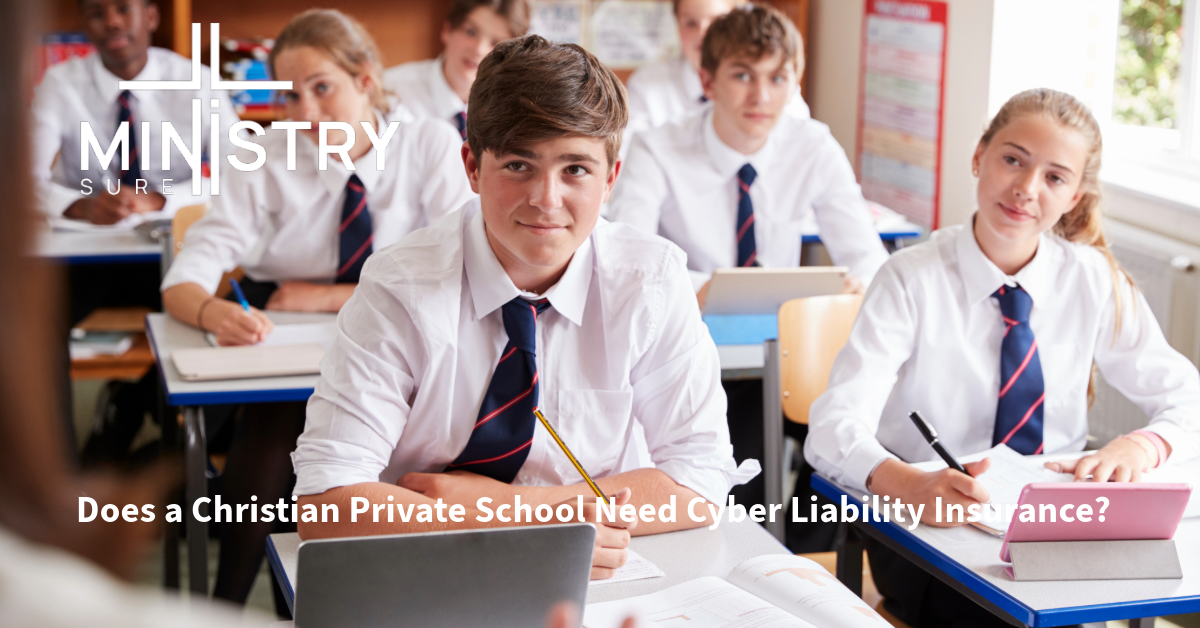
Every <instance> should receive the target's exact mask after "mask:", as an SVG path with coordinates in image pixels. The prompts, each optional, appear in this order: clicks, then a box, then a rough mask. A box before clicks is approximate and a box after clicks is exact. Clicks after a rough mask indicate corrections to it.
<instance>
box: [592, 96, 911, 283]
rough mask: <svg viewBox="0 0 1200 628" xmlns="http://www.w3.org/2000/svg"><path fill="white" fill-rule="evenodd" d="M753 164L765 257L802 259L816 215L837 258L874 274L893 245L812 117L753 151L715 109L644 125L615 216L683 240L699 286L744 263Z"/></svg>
mask: <svg viewBox="0 0 1200 628" xmlns="http://www.w3.org/2000/svg"><path fill="white" fill-rule="evenodd" d="M747 163H749V164H751V165H752V166H754V169H755V170H756V171H757V172H758V176H757V178H756V179H755V180H754V185H752V186H751V187H750V200H751V201H752V202H753V203H754V227H753V228H754V239H755V244H756V246H757V247H758V256H757V260H758V262H759V265H761V266H766V267H775V268H781V267H794V266H799V265H800V238H801V236H802V235H803V230H804V225H805V223H806V222H807V220H808V219H809V217H810V215H813V216H815V219H816V223H817V226H818V228H819V229H820V233H821V241H822V242H823V243H824V244H825V247H826V248H827V249H828V250H829V254H830V256H831V257H832V258H833V262H834V263H835V264H837V265H840V266H847V267H849V268H850V274H851V275H853V276H855V277H858V278H859V279H861V280H862V281H863V283H864V284H867V283H870V281H871V278H872V277H874V276H875V272H876V271H877V270H879V267H880V266H882V265H883V263H884V262H885V261H887V257H888V255H887V250H886V249H885V248H884V247H883V242H882V241H881V240H880V239H879V232H878V231H877V230H876V229H875V226H874V224H873V223H872V221H871V214H870V210H869V209H867V202H866V201H865V200H864V199H863V196H862V191H861V190H860V189H859V187H858V182H857V181H855V179H854V171H853V170H852V169H851V168H850V162H849V160H847V159H846V154H845V153H844V152H843V151H842V147H841V146H840V145H839V144H838V143H837V141H836V140H834V139H833V135H831V134H830V133H829V127H827V126H825V125H824V124H821V123H820V122H817V121H816V120H812V119H799V118H795V117H792V116H786V115H785V116H780V118H779V121H778V122H777V123H776V125H775V128H774V129H772V130H771V135H770V136H769V138H768V139H767V143H766V144H765V145H764V146H763V147H762V148H761V149H759V151H758V152H757V153H754V154H753V155H743V154H742V153H739V152H737V151H736V150H734V149H732V148H730V147H729V146H727V145H726V144H725V143H724V142H722V141H721V139H720V138H719V137H717V133H716V131H715V130H713V125H712V111H711V109H707V110H703V111H698V112H696V113H694V114H692V115H691V116H689V117H688V118H687V119H685V120H683V121H682V122H680V123H673V124H667V125H664V126H662V127H659V128H657V129H654V130H651V131H647V132H645V133H640V134H638V136H637V137H635V138H634V140H633V147H632V148H631V149H630V151H629V157H628V158H627V159H626V160H625V165H624V167H623V168H622V170H621V176H620V177H619V178H618V179H617V185H616V189H615V190H614V191H613V198H612V201H611V202H610V203H609V206H608V218H609V219H611V220H614V221H617V222H627V223H629V224H631V225H634V226H635V227H637V228H639V229H641V230H643V231H646V232H648V233H657V234H658V235H661V236H663V237H664V238H666V239H668V240H670V241H672V242H674V243H675V244H678V245H679V246H680V248H682V249H683V251H684V252H685V253H687V258H688V259H687V263H688V271H690V272H691V275H692V282H693V285H694V286H695V288H696V290H699V289H700V287H701V286H703V285H704V283H705V282H707V281H708V280H709V279H710V278H711V277H712V272H713V271H714V270H716V269H718V268H732V267H734V266H737V229H736V225H737V205H738V174H737V173H738V170H739V169H740V168H741V167H742V166H744V165H746V164H747Z"/></svg>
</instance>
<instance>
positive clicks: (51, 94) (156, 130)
mask: <svg viewBox="0 0 1200 628" xmlns="http://www.w3.org/2000/svg"><path fill="white" fill-rule="evenodd" d="M200 69H201V72H200V85H201V89H200V90H198V91H185V90H179V91H176V90H130V91H131V93H132V95H133V97H132V99H131V100H132V102H131V106H130V109H131V110H132V112H133V120H134V123H135V124H134V125H133V128H132V129H131V132H132V133H133V134H134V135H136V136H137V137H138V139H139V140H140V141H139V145H140V146H142V147H144V148H145V150H146V152H147V153H148V154H149V155H150V168H148V169H143V170H142V178H143V179H146V185H147V188H148V189H150V190H153V191H156V192H162V191H163V189H162V183H163V179H171V181H170V182H168V183H167V185H169V186H170V194H168V195H166V199H167V202H166V205H165V206H163V211H164V212H166V213H167V215H174V213H175V211H176V210H177V209H179V208H180V207H186V206H188V205H195V204H199V203H204V202H207V201H208V195H207V194H201V195H199V196H195V195H193V194H192V181H191V179H192V169H191V168H190V167H189V166H188V164H187V162H186V161H184V159H183V153H181V152H180V151H179V148H178V147H177V146H175V145H174V144H172V146H171V168H170V169H169V170H163V169H162V137H163V133H162V122H170V123H171V124H172V125H173V126H174V127H175V131H176V132H177V133H178V134H179V136H180V137H181V138H183V141H184V143H185V144H187V145H188V146H189V147H191V142H192V128H193V127H192V100H193V99H196V98H199V99H200V120H201V122H200V125H201V131H200V143H201V146H202V153H203V154H207V155H209V156H210V158H211V157H214V155H213V154H212V151H211V147H210V146H209V139H210V137H209V136H210V134H209V127H210V126H211V123H210V119H211V114H213V113H217V114H219V116H220V127H221V128H220V137H221V141H220V151H221V158H222V159H224V158H225V156H226V155H229V154H230V153H231V152H232V150H233V148H232V147H233V145H232V144H231V143H230V142H229V127H231V126H233V125H234V124H235V123H236V122H238V121H239V118H238V116H237V114H236V113H234V111H233V105H232V104H231V103H230V101H229V96H228V94H226V93H225V92H214V91H212V90H210V89H209V70H208V66H201V68H200ZM191 77H192V63H191V61H190V60H188V59H186V58H184V57H181V56H179V55H178V54H175V53H174V52H172V51H170V50H165V49H163V48H153V47H152V48H150V49H149V51H148V58H147V60H146V67H144V68H142V71H141V72H140V73H139V74H138V75H137V77H135V78H134V80H137V81H186V80H189V79H191ZM119 80H120V79H119V78H117V76H116V75H114V74H113V73H111V72H109V71H108V70H107V69H106V68H105V67H104V63H103V62H101V61H100V55H98V54H95V53H93V54H90V55H88V56H86V57H82V58H75V59H71V60H69V61H65V62H63V63H60V64H58V65H56V66H53V67H51V68H50V69H48V70H46V76H45V78H43V79H42V84H41V85H39V86H38V88H37V91H36V92H35V94H34V98H33V135H32V142H33V144H32V149H33V168H34V176H35V177H36V179H37V200H38V208H39V209H40V210H41V211H42V212H43V213H45V214H46V215H47V216H50V217H57V216H62V214H63V212H64V211H66V210H67V208H68V207H70V206H71V204H72V203H74V202H75V201H77V200H79V199H81V198H84V197H85V196H86V195H85V194H84V193H83V192H82V191H81V189H85V188H83V186H82V185H81V183H80V182H81V181H83V179H91V180H92V182H91V187H92V190H93V192H92V194H93V195H94V194H99V193H107V192H104V189H105V181H106V179H107V180H111V182H112V186H113V189H115V188H116V185H117V183H116V182H117V181H120V179H121V153H120V151H118V152H117V153H116V156H115V158H114V159H113V161H112V163H110V164H109V166H110V167H109V169H108V170H104V169H102V168H101V167H100V160H99V159H97V157H96V154H95V153H94V152H92V149H90V148H89V149H88V151H89V157H88V170H86V171H84V170H82V169H81V166H82V162H81V161H80V159H79V152H80V145H81V144H82V142H83V132H82V131H81V123H83V122H88V123H89V124H90V125H91V127H92V131H93V132H94V133H95V134H96V140H97V142H98V143H99V144H100V148H101V150H107V149H108V146H109V143H110V142H112V139H113V136H114V135H115V134H116V132H117V116H118V115H119V113H120V105H118V104H117V96H119V95H120V94H121V90H120V89H119V88H118V86H117V82H118V81H119ZM213 98H216V99H218V100H219V101H220V107H219V108H218V109H213V108H212V107H211V103H210V101H211V100H212V99H213ZM142 122H149V123H150V134H149V136H148V137H146V138H142V137H141V132H142V125H141V123H142ZM132 148H133V147H132V146H131V147H130V149H131V151H130V152H131V153H132ZM56 157H57V162H56V161H55V159H56ZM225 170H231V168H224V169H223V170H222V172H224V171H225Z"/></svg>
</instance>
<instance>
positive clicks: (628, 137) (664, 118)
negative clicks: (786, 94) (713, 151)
mask: <svg viewBox="0 0 1200 628" xmlns="http://www.w3.org/2000/svg"><path fill="white" fill-rule="evenodd" d="M625 91H626V92H627V93H628V95H629V125H628V126H626V127H625V136H624V141H623V142H622V143H621V156H622V157H624V156H625V155H627V154H628V153H629V145H630V143H631V142H632V141H633V136H634V135H635V134H637V133H640V132H642V131H645V130H647V129H656V128H658V127H660V126H662V125H664V124H666V123H668V122H675V121H677V120H682V119H683V118H685V117H686V116H687V115H688V114H689V113H691V112H693V111H696V110H698V109H702V108H704V107H706V105H705V103H703V102H701V99H700V97H701V96H703V95H704V86H703V85H701V84H700V75H699V74H698V73H697V72H696V71H695V70H694V69H692V64H691V63H689V62H688V60H687V58H686V57H684V56H682V55H678V56H675V57H672V58H670V59H667V60H665V61H659V62H658V63H651V64H649V65H645V66H642V67H641V68H638V70H637V71H636V72H634V73H633V74H631V75H630V76H629V80H628V81H627V82H626V84H625ZM784 111H785V112H786V113H788V114H790V115H793V116H796V117H797V118H808V117H811V113H810V112H809V110H808V103H806V102H804V97H803V96H801V95H800V86H798V85H797V86H796V91H795V93H794V94H793V95H792V97H791V100H789V101H788V104H787V107H786V108H785V109H784Z"/></svg>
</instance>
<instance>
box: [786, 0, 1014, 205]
mask: <svg viewBox="0 0 1200 628" xmlns="http://www.w3.org/2000/svg"><path fill="white" fill-rule="evenodd" d="M863 6H864V2H863V0H812V2H811V7H812V9H811V11H812V13H811V14H810V16H809V20H810V23H809V32H810V35H809V37H810V39H811V42H810V45H809V51H810V52H809V56H810V59H809V64H808V67H809V69H808V72H809V76H808V80H809V101H808V102H809V106H810V107H811V108H812V112H813V117H814V118H816V119H817V120H820V121H821V122H824V123H825V124H828V125H829V127H830V130H831V131H832V132H833V136H834V137H835V138H837V140H838V143H840V144H841V145H842V148H843V149H845V150H846V154H847V155H849V156H850V158H851V160H853V159H854V152H855V142H856V139H857V138H856V133H857V125H858V88H859V72H860V68H859V63H860V61H859V48H860V45H861V41H862V21H863ZM994 9H995V2H994V0H950V2H949V33H947V51H946V57H947V58H946V97H945V105H944V107H945V109H944V113H943V116H944V117H943V121H942V142H943V148H942V178H941V186H940V188H941V189H940V191H941V226H950V225H956V224H960V223H962V222H964V221H965V220H966V219H967V218H968V217H970V215H971V214H972V213H973V212H974V208H975V180H974V178H973V177H972V176H971V155H972V154H973V153H974V150H975V144H976V143H977V142H978V140H979V134H980V132H981V131H982V130H983V126H984V124H986V122H987V119H988V104H989V103H988V96H989V82H988V81H989V75H990V67H991V61H992V54H991V49H992V28H993V16H994ZM856 166H857V164H856Z"/></svg>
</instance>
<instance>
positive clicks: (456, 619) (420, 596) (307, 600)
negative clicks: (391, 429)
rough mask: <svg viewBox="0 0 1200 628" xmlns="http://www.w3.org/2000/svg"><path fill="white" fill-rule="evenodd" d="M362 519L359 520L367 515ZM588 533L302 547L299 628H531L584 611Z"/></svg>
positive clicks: (422, 537) (524, 531) (540, 528)
mask: <svg viewBox="0 0 1200 628" xmlns="http://www.w3.org/2000/svg"><path fill="white" fill-rule="evenodd" d="M364 516H365V515H364ZM595 538H596V529H595V528H594V527H592V525H591V524H588V523H570V524H555V525H536V526H525V527H514V528H492V529H484V530H462V531H452V532H426V533H418V534H395V535H387V536H371V537H357V538H341V539H323V540H315V541H305V542H303V543H301V544H300V547H299V549H298V550H297V562H296V582H295V583H294V587H295V589H294V590H295V604H294V610H295V618H296V621H295V625H296V628H384V627H391V626H420V627H421V628H463V627H465V626H488V627H490V628H528V627H529V626H544V625H545V622H546V614H547V612H548V611H549V610H550V608H551V607H552V606H554V605H555V604H557V603H558V602H561V601H563V600H567V601H570V602H574V603H575V605H576V607H578V608H580V609H582V608H583V606H584V603H585V602H586V601H587V592H588V578H589V577H590V576H591V572H592V549H593V546H594V544H595Z"/></svg>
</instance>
